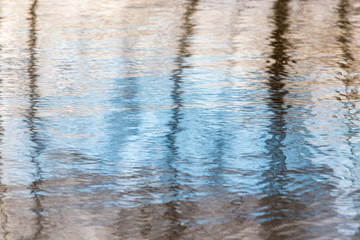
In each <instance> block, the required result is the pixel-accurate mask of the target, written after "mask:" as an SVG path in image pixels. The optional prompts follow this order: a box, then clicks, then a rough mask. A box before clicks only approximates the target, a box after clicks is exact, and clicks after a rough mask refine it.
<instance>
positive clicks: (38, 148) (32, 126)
mask: <svg viewBox="0 0 360 240" xmlns="http://www.w3.org/2000/svg"><path fill="white" fill-rule="evenodd" d="M37 7H38V1H37V0H34V1H33V2H32V3H31V5H30V8H29V41H28V51H29V64H28V69H27V72H28V76H29V91H30V92H29V102H30V106H29V109H28V111H27V119H26V121H27V123H28V126H29V134H30V140H31V141H32V142H33V143H34V147H33V151H32V153H31V156H30V157H31V162H32V163H33V164H34V166H35V173H34V181H33V182H32V184H31V185H30V186H29V187H30V189H31V194H33V196H34V201H35V204H34V206H33V208H32V211H33V212H34V213H35V216H36V217H35V218H36V225H37V226H36V230H35V233H34V237H33V239H39V237H40V235H41V231H42V229H43V224H42V220H43V215H42V213H43V211H44V209H43V207H42V204H41V194H40V185H41V183H42V170H41V167H40V163H39V161H38V157H39V155H40V154H41V152H42V151H43V149H44V148H45V146H44V144H43V142H42V141H41V140H40V138H39V136H38V132H37V126H36V125H37V124H36V121H37V120H38V117H37V104H38V101H39V94H38V90H37V89H38V85H37V77H38V75H37V70H36V66H37V65H36V64H37V58H36V54H37V53H36V48H37V15H36V9H37Z"/></svg>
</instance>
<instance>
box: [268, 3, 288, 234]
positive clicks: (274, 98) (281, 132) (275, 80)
mask: <svg viewBox="0 0 360 240" xmlns="http://www.w3.org/2000/svg"><path fill="white" fill-rule="evenodd" d="M289 3H290V0H278V1H276V2H275V3H274V6H273V10H274V17H273V21H274V26H275V28H274V30H273V31H272V33H271V37H270V39H271V41H270V46H271V47H272V49H273V51H272V54H271V55H270V58H271V59H272V60H273V64H271V65H270V66H269V68H268V71H267V72H268V74H269V75H270V77H269V79H268V83H267V84H268V87H269V99H268V103H267V105H268V107H269V110H270V112H271V114H272V118H271V119H270V125H269V132H268V133H269V135H270V136H271V138H270V139H268V140H267V141H266V148H267V150H268V154H269V156H270V162H269V169H267V170H266V171H265V172H264V174H263V176H264V180H263V184H265V187H264V189H263V191H264V193H265V194H266V197H265V198H263V199H262V205H264V206H266V210H265V212H266V214H265V215H264V216H263V217H262V218H263V222H262V226H263V227H264V228H265V231H266V232H268V233H269V238H268V239H280V235H279V232H278V231H277V228H276V226H277V225H279V224H280V223H281V221H283V220H284V219H286V213H285V212H286V211H287V208H288V206H287V203H286V201H284V197H285V193H284V192H283V189H284V186H285V185H286V182H287V181H289V179H288V176H287V167H286V156H285V154H284V152H283V149H282V148H283V147H284V146H283V144H282V141H283V140H284V139H285V137H286V120H285V115H286V113H287V112H286V111H287V108H286V107H285V106H284V104H285V100H284V98H285V96H286V94H287V91H286V90H285V89H284V87H285V83H284V82H283V81H284V79H286V77H287V71H286V67H287V65H288V62H289V60H290V57H289V55H288V49H289V47H290V44H289V41H288V39H287V37H286V34H287V32H288V31H289V11H290V10H289Z"/></svg>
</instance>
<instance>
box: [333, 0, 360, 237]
mask: <svg viewBox="0 0 360 240" xmlns="http://www.w3.org/2000/svg"><path fill="white" fill-rule="evenodd" d="M351 7H352V6H351V3H350V2H349V1H348V0H341V1H340V2H339V4H338V6H337V11H338V23H337V26H338V28H339V32H340V34H339V36H338V37H337V40H338V44H339V47H340V49H341V53H342V59H341V61H339V67H340V68H341V69H342V70H343V73H344V76H342V77H341V78H340V79H341V81H342V82H343V83H344V87H345V89H344V93H343V94H340V95H339V98H338V99H340V100H341V101H342V103H343V104H344V107H345V109H346V114H345V115H344V117H345V119H346V121H345V123H346V125H347V129H348V131H347V133H346V136H345V137H346V141H347V143H348V145H349V147H350V154H351V157H350V159H351V160H352V162H353V164H354V166H352V167H351V168H349V170H350V171H351V172H352V176H357V175H358V172H356V169H358V168H359V167H360V165H359V164H358V160H357V159H358V155H359V150H358V147H357V140H356V138H357V137H358V136H359V133H360V129H359V126H358V123H359V121H360V119H359V116H358V115H359V112H358V108H357V102H358V100H359V94H358V87H357V84H356V82H357V81H358V77H359V76H358V75H356V74H355V75H353V74H352V73H353V72H358V69H357V65H356V59H355V57H354V54H353V51H352V47H351V45H352V44H353V41H354V39H353V26H352V23H351V21H350V20H349V15H350V10H351ZM350 181H352V185H353V187H354V188H358V186H357V183H356V178H354V179H350ZM350 195H351V197H352V198H353V202H354V207H355V209H359V207H360V198H359V196H358V192H355V193H351V194H350ZM355 214H356V217H355V218H356V219H355V221H358V218H359V215H360V212H359V210H357V212H356V213H355ZM354 238H355V239H359V238H360V233H359V230H358V231H357V233H356V234H355V235H354Z"/></svg>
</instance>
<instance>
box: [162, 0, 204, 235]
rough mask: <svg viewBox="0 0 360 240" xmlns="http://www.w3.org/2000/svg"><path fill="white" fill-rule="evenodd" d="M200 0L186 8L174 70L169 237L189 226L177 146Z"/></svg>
mask: <svg viewBox="0 0 360 240" xmlns="http://www.w3.org/2000/svg"><path fill="white" fill-rule="evenodd" d="M198 2H199V1H198V0H191V1H188V2H187V4H186V6H185V8H186V10H185V13H184V16H183V18H182V19H183V24H182V26H181V28H182V29H183V33H182V36H181V37H180V39H179V47H178V49H179V50H178V54H177V56H176V58H175V68H174V70H173V73H172V76H171V80H172V81H173V88H172V91H171V97H172V100H173V108H172V110H171V111H172V113H171V119H170V121H169V123H168V125H169V127H170V131H169V133H168V134H167V135H166V142H167V147H168V155H167V157H166V159H165V161H166V167H167V170H166V172H167V173H168V174H169V176H168V177H167V178H168V179H169V180H168V181H167V182H168V186H167V188H168V191H169V194H170V196H169V197H168V198H167V199H172V200H171V201H170V202H167V203H165V206H166V208H167V210H166V212H165V214H164V217H165V218H166V219H168V221H169V224H168V231H167V232H166V233H165V236H166V238H167V239H177V238H178V237H179V236H181V234H182V232H183V231H184V230H185V228H186V227H185V226H184V225H183V224H182V222H181V213H180V212H179V207H180V205H179V202H178V201H177V199H178V198H179V197H180V194H181V193H180V192H181V190H182V188H183V186H181V185H180V184H179V182H178V174H179V172H178V170H177V168H176V165H177V164H178V163H177V161H178V160H180V157H179V153H178V148H177V146H176V143H177V141H176V137H177V134H178V133H179V132H180V131H181V128H180V127H179V124H180V120H181V119H182V113H181V109H182V107H183V99H182V89H181V88H182V87H181V85H182V82H183V79H182V75H183V71H184V69H185V68H187V67H189V66H188V65H187V63H186V58H188V57H190V56H191V53H190V51H189V47H190V44H191V41H189V37H191V36H192V35H193V31H194V24H193V23H192V16H193V15H194V13H195V11H196V8H197V5H198Z"/></svg>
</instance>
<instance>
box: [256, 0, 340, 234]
mask: <svg viewBox="0 0 360 240" xmlns="http://www.w3.org/2000/svg"><path fill="white" fill-rule="evenodd" d="M290 2H291V0H278V1H276V2H275V3H274V6H273V11H274V17H273V24H274V30H273V31H272V33H271V36H270V46H271V47H272V49H273V51H272V54H271V55H270V58H271V60H272V62H273V63H272V64H271V65H270V66H269V68H268V71H267V72H268V74H269V75H270V77H269V79H268V87H269V98H268V103H267V105H268V108H269V111H270V113H271V114H272V118H271V119H270V125H269V126H268V128H269V130H268V133H269V135H270V137H271V138H270V139H268V140H267V141H266V148H267V150H268V155H269V166H268V169H267V170H265V172H264V173H263V177H264V180H263V182H262V184H263V185H264V187H263V194H264V197H263V198H262V199H261V200H260V209H261V212H262V215H261V216H260V217H259V221H260V223H261V227H262V229H263V234H264V238H266V239H274V240H275V239H276V240H279V239H296V236H302V237H304V238H312V237H313V236H314V235H315V236H318V234H324V233H322V232H321V230H319V229H321V228H319V227H313V226H309V223H310V222H312V223H315V222H317V221H324V219H328V218H330V217H332V216H333V215H334V213H333V211H332V210H331V208H328V207H327V206H328V205H331V204H333V203H332V199H333V198H332V197H331V196H330V194H329V193H330V191H331V189H332V186H331V184H330V183H328V181H327V180H326V183H323V181H324V180H323V178H325V177H326V175H327V174H329V173H330V172H331V171H330V170H329V169H327V168H325V167H320V166H316V165H313V164H312V162H311V161H309V160H307V159H306V158H307V157H304V156H302V155H301V154H294V153H292V152H293V151H287V148H288V146H286V145H285V143H284V140H285V138H286V137H287V135H289V136H290V135H291V136H292V137H296V138H297V139H299V138H302V136H296V135H301V134H300V133H288V131H289V130H288V129H287V128H288V127H287V119H288V117H287V114H288V111H289V106H287V105H286V102H285V97H286V95H287V94H288V92H287V90H286V89H285V86H286V84H285V82H287V81H291V80H292V81H295V80H296V79H294V77H292V76H290V74H289V70H288V68H289V65H290V63H292V62H293V61H292V59H291V58H290V54H289V51H290V47H291V43H290V42H289V40H288V37H287V36H288V32H289V24H290V23H289V22H290V16H289V14H290V7H289V5H290ZM297 114H301V112H298V113H297ZM296 124H297V125H298V124H301V121H300V122H297V123H296ZM297 128H301V127H300V126H297ZM301 141H302V142H304V143H305V140H301ZM303 147H304V146H300V147H299V149H298V151H300V148H303ZM285 150H286V153H285ZM289 150H290V149H289ZM301 151H305V149H301ZM289 161H291V162H292V164H295V166H294V165H291V168H290V167H289ZM316 179H317V180H318V181H317V180H316ZM319 180H320V181H322V182H319ZM302 189H307V191H306V192H303V190H302ZM320 204H324V206H319V205H320ZM314 206H315V207H314ZM329 225H331V223H327V227H326V228H325V229H326V231H328V232H327V233H326V234H327V235H328V234H330V235H331V233H333V229H330V228H331V226H329ZM329 227H330V228H329ZM334 231H336V230H334ZM316 232H317V233H316ZM330 232H331V233H330ZM315 233H316V234H315Z"/></svg>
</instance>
